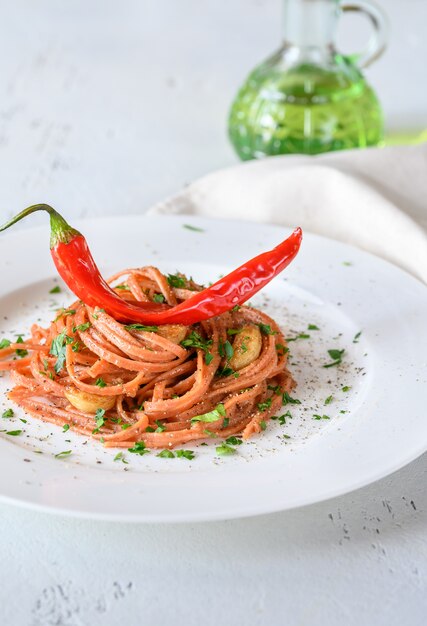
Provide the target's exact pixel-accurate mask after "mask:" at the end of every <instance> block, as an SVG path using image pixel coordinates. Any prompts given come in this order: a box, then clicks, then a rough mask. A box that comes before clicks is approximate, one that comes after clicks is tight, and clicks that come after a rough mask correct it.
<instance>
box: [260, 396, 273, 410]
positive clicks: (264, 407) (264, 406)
mask: <svg viewBox="0 0 427 626" xmlns="http://www.w3.org/2000/svg"><path fill="white" fill-rule="evenodd" d="M271 402H272V400H271V398H268V399H267V400H265V402H259V403H258V405H257V406H258V410H259V411H266V410H267V409H269V408H270V407H271Z"/></svg>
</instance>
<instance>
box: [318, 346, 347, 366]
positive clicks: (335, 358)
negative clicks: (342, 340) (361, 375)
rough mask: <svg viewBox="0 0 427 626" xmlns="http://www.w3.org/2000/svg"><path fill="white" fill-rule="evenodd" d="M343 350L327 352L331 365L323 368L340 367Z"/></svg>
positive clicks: (328, 364) (327, 364)
mask: <svg viewBox="0 0 427 626" xmlns="http://www.w3.org/2000/svg"><path fill="white" fill-rule="evenodd" d="M344 352H345V350H344V349H343V350H328V354H329V356H330V357H331V359H332V362H331V363H326V365H324V366H323V367H334V366H335V365H340V364H341V363H342V357H343V354H344Z"/></svg>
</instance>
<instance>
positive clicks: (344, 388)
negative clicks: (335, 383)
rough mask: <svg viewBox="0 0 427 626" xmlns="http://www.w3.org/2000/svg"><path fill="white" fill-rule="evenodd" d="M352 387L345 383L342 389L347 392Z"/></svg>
mask: <svg viewBox="0 0 427 626" xmlns="http://www.w3.org/2000/svg"><path fill="white" fill-rule="evenodd" d="M350 389H351V387H349V386H348V385H345V386H344V387H343V388H342V389H341V391H344V393H347V391H350Z"/></svg>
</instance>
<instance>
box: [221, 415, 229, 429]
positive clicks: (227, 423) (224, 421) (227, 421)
mask: <svg viewBox="0 0 427 626" xmlns="http://www.w3.org/2000/svg"><path fill="white" fill-rule="evenodd" d="M229 423H230V420H229V419H228V417H224V419H223V420H222V426H221V428H227V426H228V425H229Z"/></svg>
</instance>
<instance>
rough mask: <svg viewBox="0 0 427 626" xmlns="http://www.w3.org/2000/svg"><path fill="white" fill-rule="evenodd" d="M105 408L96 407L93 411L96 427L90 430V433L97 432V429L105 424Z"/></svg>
mask: <svg viewBox="0 0 427 626" xmlns="http://www.w3.org/2000/svg"><path fill="white" fill-rule="evenodd" d="M104 415H105V409H96V413H95V424H96V428H94V430H93V431H92V433H99V429H100V428H102V426H104V424H105V418H104Z"/></svg>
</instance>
